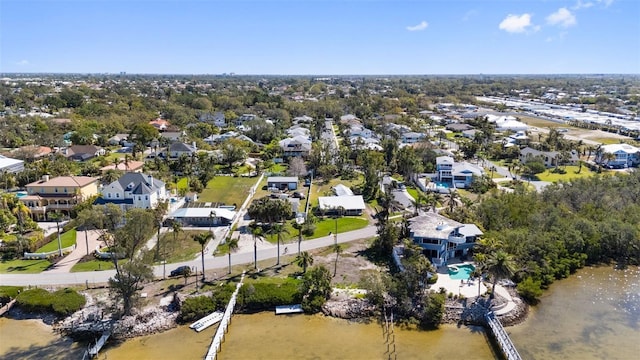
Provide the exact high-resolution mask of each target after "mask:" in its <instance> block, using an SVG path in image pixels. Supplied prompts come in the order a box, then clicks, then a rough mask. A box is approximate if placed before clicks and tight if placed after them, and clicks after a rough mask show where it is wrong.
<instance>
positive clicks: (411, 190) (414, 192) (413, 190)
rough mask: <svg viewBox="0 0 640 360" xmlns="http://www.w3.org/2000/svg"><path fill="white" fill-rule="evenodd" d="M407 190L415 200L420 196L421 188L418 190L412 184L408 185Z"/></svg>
mask: <svg viewBox="0 0 640 360" xmlns="http://www.w3.org/2000/svg"><path fill="white" fill-rule="evenodd" d="M407 192H408V193H409V195H411V197H413V199H414V200H415V199H417V198H418V197H419V194H420V190H418V189H416V188H414V187H412V186H411V187H410V186H407Z"/></svg>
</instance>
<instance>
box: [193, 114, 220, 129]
mask: <svg viewBox="0 0 640 360" xmlns="http://www.w3.org/2000/svg"><path fill="white" fill-rule="evenodd" d="M198 120H199V121H202V122H207V123H210V124H213V125H214V126H217V127H219V128H223V127H225V126H227V120H226V118H225V116H224V113H223V112H222V111H218V112H215V113H213V114H212V113H204V114H202V115H200V116H199V117H198Z"/></svg>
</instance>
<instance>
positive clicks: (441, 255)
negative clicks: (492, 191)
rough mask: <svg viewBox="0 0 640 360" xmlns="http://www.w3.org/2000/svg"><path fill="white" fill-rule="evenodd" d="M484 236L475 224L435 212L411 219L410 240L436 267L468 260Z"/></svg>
mask: <svg viewBox="0 0 640 360" xmlns="http://www.w3.org/2000/svg"><path fill="white" fill-rule="evenodd" d="M482 234H483V233H482V231H481V230H480V229H479V228H478V227H477V226H476V225H474V224H462V223H459V222H457V221H454V220H451V219H449V218H447V217H444V216H442V215H440V214H438V213H434V212H427V213H425V214H424V215H421V216H416V217H414V218H411V219H409V238H410V239H411V240H412V241H413V242H414V243H415V244H417V245H419V246H420V247H421V248H422V249H423V253H424V255H425V256H427V258H428V259H429V260H430V261H431V263H433V264H434V265H436V266H442V265H446V264H447V261H449V260H450V259H452V258H455V257H462V256H466V255H467V254H468V252H469V249H471V248H472V247H473V246H474V245H475V243H476V240H477V239H478V238H479V237H480V236H481V235H482Z"/></svg>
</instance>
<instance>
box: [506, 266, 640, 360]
mask: <svg viewBox="0 0 640 360" xmlns="http://www.w3.org/2000/svg"><path fill="white" fill-rule="evenodd" d="M507 331H508V332H509V333H510V334H511V339H512V340H513V342H514V343H515V345H516V347H517V348H518V351H519V352H520V354H521V355H522V357H523V358H524V359H545V360H546V359H581V360H582V359H608V360H613V359H621V360H626V359H639V358H640V270H639V268H638V267H634V268H629V269H627V270H624V271H622V270H620V271H616V270H613V269H612V268H610V267H599V268H586V269H582V270H580V271H579V272H578V273H577V274H576V275H574V276H571V277H570V278H568V279H564V280H561V281H558V282H556V283H554V284H553V285H552V286H551V288H550V289H549V291H547V293H545V296H544V297H543V298H542V302H541V304H540V305H539V306H538V307H537V308H536V309H534V311H532V313H531V314H530V315H529V318H528V319H527V321H526V322H525V323H523V324H521V325H518V326H515V327H510V328H507Z"/></svg>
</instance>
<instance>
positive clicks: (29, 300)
mask: <svg viewBox="0 0 640 360" xmlns="http://www.w3.org/2000/svg"><path fill="white" fill-rule="evenodd" d="M16 300H17V304H18V305H19V306H20V307H22V308H23V309H25V310H27V311H32V312H53V313H55V314H58V315H63V316H66V315H69V314H72V313H74V312H76V311H78V310H80V309H81V308H82V307H83V306H84V304H85V303H86V299H85V298H84V296H83V295H81V294H79V293H78V292H77V291H75V290H72V289H67V288H65V289H61V290H58V291H56V292H53V293H50V292H48V291H47V290H45V289H30V290H25V291H23V292H21V293H20V294H18V296H17V297H16Z"/></svg>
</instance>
